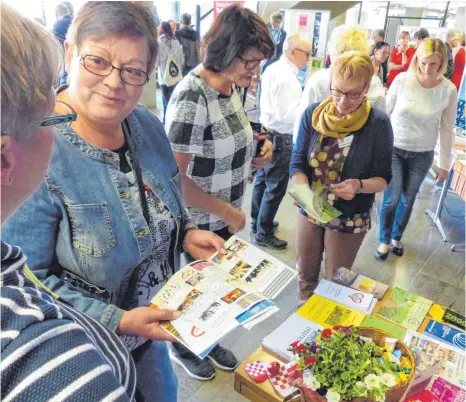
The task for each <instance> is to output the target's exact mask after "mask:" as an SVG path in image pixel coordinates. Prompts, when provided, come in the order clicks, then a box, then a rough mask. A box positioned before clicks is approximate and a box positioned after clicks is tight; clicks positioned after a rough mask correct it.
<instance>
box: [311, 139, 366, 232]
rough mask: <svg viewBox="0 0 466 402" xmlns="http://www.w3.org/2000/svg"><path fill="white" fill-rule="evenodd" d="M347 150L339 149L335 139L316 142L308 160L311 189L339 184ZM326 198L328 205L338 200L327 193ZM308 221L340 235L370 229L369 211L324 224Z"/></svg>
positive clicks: (346, 148)
mask: <svg viewBox="0 0 466 402" xmlns="http://www.w3.org/2000/svg"><path fill="white" fill-rule="evenodd" d="M349 150H350V146H346V147H344V148H340V145H339V143H338V140H337V139H336V138H331V137H324V138H323V139H322V142H320V141H317V142H316V145H315V146H314V149H313V150H312V152H311V154H310V160H309V165H310V166H311V167H312V168H313V171H314V174H313V179H312V183H311V187H314V186H316V185H317V184H322V185H324V186H325V187H330V185H331V184H336V183H340V179H341V174H342V172H343V166H344V164H345V160H346V157H347V156H348V153H349ZM327 196H328V202H329V203H330V205H334V204H335V202H336V201H337V200H338V197H337V196H336V195H335V194H333V193H330V192H329V193H328V195H327ZM308 219H309V221H310V222H311V223H313V224H315V225H318V226H322V227H325V228H327V229H330V230H335V231H337V232H342V233H361V232H364V231H368V230H369V229H370V227H371V216H370V211H368V212H364V213H361V214H355V215H353V216H339V217H338V218H335V219H334V220H332V221H330V222H329V223H326V224H322V223H319V222H317V221H315V220H314V219H312V218H308Z"/></svg>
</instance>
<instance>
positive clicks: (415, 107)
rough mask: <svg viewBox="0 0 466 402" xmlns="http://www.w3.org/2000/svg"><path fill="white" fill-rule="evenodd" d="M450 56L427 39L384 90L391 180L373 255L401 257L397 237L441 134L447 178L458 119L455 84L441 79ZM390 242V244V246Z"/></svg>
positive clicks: (442, 166)
mask: <svg viewBox="0 0 466 402" xmlns="http://www.w3.org/2000/svg"><path fill="white" fill-rule="evenodd" d="M447 63H448V56H447V50H446V47H445V45H444V44H443V42H442V41H441V40H440V39H430V38H428V39H425V40H424V41H423V42H422V43H421V44H420V45H419V47H418V49H417V51H416V54H415V55H414V58H413V61H412V63H411V65H410V69H409V71H408V72H406V73H401V74H399V75H398V76H397V77H396V78H395V80H394V81H393V84H392V85H391V86H390V89H389V91H388V94H387V113H388V115H389V116H390V119H391V122H392V126H393V134H394V151H393V161H392V174H393V179H392V181H391V182H390V184H389V186H388V187H387V189H386V190H385V192H384V197H383V204H382V211H381V217H380V236H379V237H380V245H379V247H378V249H377V252H376V259H378V260H379V261H383V260H385V259H386V258H387V256H388V253H389V251H391V252H392V253H393V254H395V255H397V256H399V257H401V256H402V255H403V251H404V250H403V245H402V244H401V237H402V236H403V232H404V230H405V229H406V226H407V224H408V221H409V218H410V216H411V212H412V209H413V205H414V201H415V199H416V195H417V193H418V191H419V188H420V187H421V184H422V182H423V181H424V178H425V177H426V175H427V172H428V171H429V169H430V167H431V165H432V161H433V158H434V148H435V145H436V144H437V140H438V138H439V135H440V158H439V159H440V160H439V167H440V170H439V174H438V177H437V183H443V182H445V180H446V179H447V178H448V171H449V170H450V155H451V150H452V146H453V128H454V125H455V119H456V108H457V93H456V88H455V86H454V85H453V84H452V83H451V82H450V81H449V80H447V79H446V78H444V77H443V74H444V73H445V71H446V69H447ZM390 243H391V244H390Z"/></svg>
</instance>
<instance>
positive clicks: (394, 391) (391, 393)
mask: <svg viewBox="0 0 466 402" xmlns="http://www.w3.org/2000/svg"><path fill="white" fill-rule="evenodd" d="M359 335H360V336H364V337H366V338H371V339H372V340H373V341H374V343H375V344H376V345H377V346H380V347H385V338H393V336H392V335H390V334H389V333H387V332H384V331H381V330H380V329H375V328H359ZM395 348H396V349H399V350H401V354H402V356H404V357H406V358H407V359H408V360H409V362H410V364H411V374H410V376H409V378H408V379H407V380H406V381H405V382H402V383H399V384H396V385H395V386H394V387H393V388H391V389H390V390H388V391H387V392H386V393H385V402H399V401H402V400H403V396H404V395H405V393H406V391H407V390H408V388H409V384H410V383H411V380H412V379H413V378H414V374H415V367H416V362H415V360H414V355H413V353H412V352H411V350H410V349H409V348H408V347H407V346H406V345H405V344H404V343H403V342H401V341H400V340H398V342H397V343H396V346H395ZM300 391H301V402H326V399H325V398H323V397H321V396H320V395H319V394H318V393H317V392H313V391H311V390H306V392H305V391H304V390H303V389H301V388H300ZM370 401H371V400H370V399H367V398H356V399H353V400H352V401H351V402H370Z"/></svg>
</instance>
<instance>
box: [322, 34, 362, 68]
mask: <svg viewBox="0 0 466 402" xmlns="http://www.w3.org/2000/svg"><path fill="white" fill-rule="evenodd" d="M327 48H328V52H329V55H330V59H331V62H332V63H333V60H334V59H336V58H337V57H338V56H340V55H341V54H343V53H345V52H348V51H350V50H354V51H356V52H359V53H361V54H367V55H369V44H368V42H367V31H366V30H365V29H364V28H362V27H361V26H349V25H342V26H339V27H337V28H335V29H334V30H333V31H332V35H331V37H330V40H329V42H328V45H327Z"/></svg>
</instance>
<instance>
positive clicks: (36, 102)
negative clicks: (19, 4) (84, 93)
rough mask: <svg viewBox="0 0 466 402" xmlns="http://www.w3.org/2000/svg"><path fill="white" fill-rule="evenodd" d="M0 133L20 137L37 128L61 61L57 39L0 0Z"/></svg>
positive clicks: (27, 135) (32, 132)
mask: <svg viewBox="0 0 466 402" xmlns="http://www.w3.org/2000/svg"><path fill="white" fill-rule="evenodd" d="M0 7H1V8H0V10H1V49H2V58H1V65H2V78H1V85H2V88H1V93H2V95H1V110H2V135H4V134H5V135H12V136H14V137H15V138H16V139H18V140H23V139H25V138H27V137H29V136H31V135H33V134H34V133H36V132H37V131H38V128H37V126H36V125H35V122H36V121H37V120H39V119H41V118H44V117H45V116H44V111H45V107H46V106H47V104H48V102H49V101H50V97H51V94H52V91H53V86H54V84H55V83H56V82H57V78H58V75H59V71H60V67H61V64H62V59H63V56H62V50H61V47H60V44H59V43H58V42H57V40H56V39H55V38H54V37H53V36H52V35H51V34H50V33H49V32H47V30H46V29H45V28H44V27H42V26H41V25H40V24H38V23H37V22H35V21H33V20H30V19H28V18H25V17H23V16H22V15H20V14H18V13H17V12H16V11H15V10H13V9H12V8H11V7H9V6H7V5H5V4H4V3H1V5H0Z"/></svg>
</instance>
